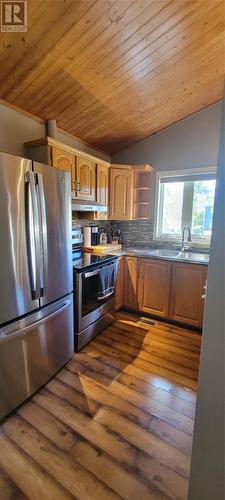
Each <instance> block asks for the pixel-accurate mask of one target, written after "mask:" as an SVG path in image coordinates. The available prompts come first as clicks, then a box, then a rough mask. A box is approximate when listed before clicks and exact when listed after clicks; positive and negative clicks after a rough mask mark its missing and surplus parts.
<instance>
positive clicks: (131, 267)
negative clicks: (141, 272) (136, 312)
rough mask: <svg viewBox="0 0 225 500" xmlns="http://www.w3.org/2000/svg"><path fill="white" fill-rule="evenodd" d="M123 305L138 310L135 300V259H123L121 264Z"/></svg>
mask: <svg viewBox="0 0 225 500" xmlns="http://www.w3.org/2000/svg"><path fill="white" fill-rule="evenodd" d="M123 305H124V306H125V307H128V308H131V309H138V299H137V259H136V258H135V257H125V258H124V264H123Z"/></svg>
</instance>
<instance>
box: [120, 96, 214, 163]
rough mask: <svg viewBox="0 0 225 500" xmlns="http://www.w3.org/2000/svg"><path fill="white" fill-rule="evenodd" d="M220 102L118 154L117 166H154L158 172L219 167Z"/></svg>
mask: <svg viewBox="0 0 225 500" xmlns="http://www.w3.org/2000/svg"><path fill="white" fill-rule="evenodd" d="M221 109H222V103H221V101H220V102H219V103H217V104H214V105H213V106H209V107H208V108H205V109H204V110H203V111H200V112H199V113H196V114H194V115H192V116H191V117H189V118H186V119H185V120H182V121H180V122H179V123H176V124H175V125H172V126H170V127H168V128H166V129H164V130H163V131H161V132H158V133H157V134H155V135H152V136H150V137H148V138H147V139H144V140H143V141H141V142H138V143H136V144H135V145H133V146H131V147H129V148H127V149H125V150H124V151H121V152H120V153H117V154H115V155H114V156H113V158H112V161H113V162H114V163H127V164H129V163H152V165H153V166H154V167H155V168H156V169H157V170H161V171H163V170H175V169H180V170H181V169H186V168H195V167H196V168H197V167H204V166H211V165H216V164H217V155H218V143H219V129H220V120H221Z"/></svg>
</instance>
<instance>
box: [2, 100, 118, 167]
mask: <svg viewBox="0 0 225 500" xmlns="http://www.w3.org/2000/svg"><path fill="white" fill-rule="evenodd" d="M45 136H46V125H45V123H41V122H39V121H37V120H35V119H33V118H30V117H28V116H26V115H24V114H23V113H20V112H18V111H15V110H14V109H11V108H10V107H8V106H5V105H4V104H0V151H2V152H4V153H10V154H14V155H17V156H26V151H25V148H24V146H23V144H24V142H26V141H32V140H34V139H40V138H41V137H45ZM58 140H59V141H61V142H64V143H65V144H68V145H69V146H72V147H74V148H78V149H80V150H81V151H85V152H87V153H90V154H93V155H96V156H98V157H99V158H102V159H105V160H109V156H107V155H105V154H104V153H100V152H99V151H97V150H96V149H94V148H92V147H88V146H87V145H85V144H83V143H82V142H80V141H79V140H78V139H76V138H74V139H73V138H72V137H70V136H68V135H66V134H63V133H62V132H60V131H59V132H58Z"/></svg>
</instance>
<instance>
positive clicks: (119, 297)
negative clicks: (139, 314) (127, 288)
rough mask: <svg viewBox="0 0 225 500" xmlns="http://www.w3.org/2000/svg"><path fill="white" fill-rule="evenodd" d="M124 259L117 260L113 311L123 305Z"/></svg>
mask: <svg viewBox="0 0 225 500" xmlns="http://www.w3.org/2000/svg"><path fill="white" fill-rule="evenodd" d="M123 263H124V257H119V258H118V270H117V280H116V293H115V310H116V311H118V309H120V308H121V307H122V305H123V265H124V264H123Z"/></svg>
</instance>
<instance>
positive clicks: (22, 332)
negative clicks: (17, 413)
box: [0, 294, 74, 418]
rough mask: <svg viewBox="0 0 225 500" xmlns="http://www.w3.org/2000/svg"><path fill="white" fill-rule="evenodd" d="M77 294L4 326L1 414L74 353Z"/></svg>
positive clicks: (0, 359) (1, 333)
mask: <svg viewBox="0 0 225 500" xmlns="http://www.w3.org/2000/svg"><path fill="white" fill-rule="evenodd" d="M73 352H74V336H73V295H72V294H71V295H69V296H67V297H65V298H64V299H61V300H60V301H57V302H56V303H54V304H51V305H50V306H46V307H44V308H43V309H41V310H39V311H38V312H36V313H34V314H32V315H29V316H27V317H26V318H24V319H22V320H20V321H17V322H15V323H12V324H11V325H8V326H7V327H5V328H2V329H1V330H0V418H3V417H4V416H6V415H7V414H8V413H10V412H11V411H12V410H13V409H15V408H16V406H18V405H19V404H20V403H22V402H23V401H24V400H25V399H26V398H28V397H29V396H30V395H31V394H33V393H34V392H35V391H36V390H37V389H38V388H39V387H41V386H42V385H43V384H44V383H45V382H46V381H47V380H48V379H49V378H50V377H52V376H53V375H54V374H55V373H56V372H57V371H58V370H59V369H60V368H61V367H62V366H63V365H64V364H65V363H66V362H67V360H68V359H69V358H70V357H71V356H72V354H73Z"/></svg>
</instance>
